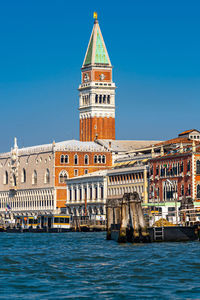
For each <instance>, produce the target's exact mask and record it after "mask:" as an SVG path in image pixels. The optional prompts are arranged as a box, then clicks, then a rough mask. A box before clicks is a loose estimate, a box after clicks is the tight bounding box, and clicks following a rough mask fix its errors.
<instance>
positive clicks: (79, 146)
mask: <svg viewBox="0 0 200 300" xmlns="http://www.w3.org/2000/svg"><path fill="white" fill-rule="evenodd" d="M53 150H55V151H77V152H78V151H85V152H105V151H107V150H105V148H103V147H102V146H100V145H98V144H96V143H95V142H80V141H78V140H68V141H63V142H58V143H55V142H53V143H51V144H44V145H37V146H31V147H25V148H18V150H17V151H18V154H19V155H23V154H31V153H39V152H48V151H53ZM10 153H11V152H7V153H2V154H0V157H4V156H9V155H10Z"/></svg>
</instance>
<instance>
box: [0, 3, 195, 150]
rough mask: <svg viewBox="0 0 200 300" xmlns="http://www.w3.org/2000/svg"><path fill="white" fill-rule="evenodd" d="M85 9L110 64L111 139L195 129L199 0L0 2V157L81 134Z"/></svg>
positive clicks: (86, 35)
mask: <svg viewBox="0 0 200 300" xmlns="http://www.w3.org/2000/svg"><path fill="white" fill-rule="evenodd" d="M93 11H97V12H98V16H99V23H100V27H101V30H102V33H103V36H104V40H105V43H106V46H107V50H108V53H109V56H110V59H111V62H112V65H113V66H114V69H113V72H114V81H115V83H116V85H117V90H116V107H117V108H116V136H117V139H161V140H162V139H167V138H171V137H174V136H176V135H177V134H178V133H179V132H181V131H183V130H186V129H191V128H196V129H200V124H199V122H200V114H199V112H200V101H199V99H200V39H199V29H200V18H199V11H200V2H199V1H184V0H180V1H178V0H173V1H171V0H167V1H164V0H163V1H160V0H158V1H156V0H151V1H149V0H144V1H143V0H140V1H139V0H137V1H136V0H131V1H123V2H121V1H116V0H115V1H110V0H109V1H104V0H102V1H74V2H72V1H66V0H57V1H55V0H54V1H52V0H42V1H41V0H29V1H27V0H18V1H16V0H13V1H10V0H7V1H0V38H1V46H0V103H1V117H0V125H1V126H0V128H1V131H0V140H1V143H0V151H1V152H3V151H8V150H9V149H10V147H11V146H12V144H13V138H14V136H17V137H18V143H19V146H20V147H23V146H29V145H36V144H43V143H49V142H52V140H54V139H55V140H56V141H62V140H67V139H72V138H76V139H78V138H79V135H78V133H79V117H78V91H77V88H78V85H79V83H80V68H81V65H82V62H83V59H84V55H85V51H86V48H87V44H88V41H89V37H90V34H91V31H92V26H93V18H92V15H93Z"/></svg>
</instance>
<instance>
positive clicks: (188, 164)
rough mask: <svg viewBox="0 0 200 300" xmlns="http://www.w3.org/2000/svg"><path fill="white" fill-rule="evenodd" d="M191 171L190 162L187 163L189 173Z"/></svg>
mask: <svg viewBox="0 0 200 300" xmlns="http://www.w3.org/2000/svg"><path fill="white" fill-rule="evenodd" d="M189 171H190V160H189V161H188V162H187V172H189Z"/></svg>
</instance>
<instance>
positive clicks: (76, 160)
mask: <svg viewBox="0 0 200 300" xmlns="http://www.w3.org/2000/svg"><path fill="white" fill-rule="evenodd" d="M74 164H75V165H78V155H77V154H75V155H74Z"/></svg>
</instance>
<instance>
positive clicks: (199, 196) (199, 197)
mask: <svg viewBox="0 0 200 300" xmlns="http://www.w3.org/2000/svg"><path fill="white" fill-rule="evenodd" d="M197 198H198V199H200V184H197Z"/></svg>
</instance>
